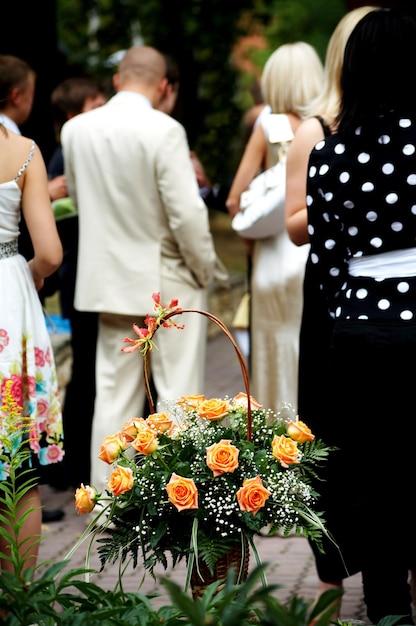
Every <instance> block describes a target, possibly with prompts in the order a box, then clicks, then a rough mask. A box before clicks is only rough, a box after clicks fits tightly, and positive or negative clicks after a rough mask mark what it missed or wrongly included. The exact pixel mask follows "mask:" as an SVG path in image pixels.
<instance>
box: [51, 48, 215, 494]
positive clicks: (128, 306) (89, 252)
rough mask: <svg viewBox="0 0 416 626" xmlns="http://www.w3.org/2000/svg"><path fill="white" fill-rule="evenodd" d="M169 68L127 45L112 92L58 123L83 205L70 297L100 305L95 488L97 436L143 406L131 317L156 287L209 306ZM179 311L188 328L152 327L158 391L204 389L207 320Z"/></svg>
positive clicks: (146, 307) (194, 196) (194, 198)
mask: <svg viewBox="0 0 416 626" xmlns="http://www.w3.org/2000/svg"><path fill="white" fill-rule="evenodd" d="M165 75H166V62H165V59H164V57H163V55H162V54H160V53H159V52H158V51H157V50H155V49H154V48H150V47H147V46H136V47H133V48H130V49H129V50H128V51H127V52H126V54H125V56H124V57H123V59H122V61H121V63H120V67H119V71H118V73H117V74H115V76H114V78H113V84H114V88H115V91H116V95H115V96H113V97H112V98H111V99H110V100H109V101H108V102H107V103H106V104H105V105H104V106H102V107H100V108H97V109H95V110H93V111H90V112H88V113H83V114H82V115H78V116H76V117H74V118H73V119H71V120H69V121H68V122H66V123H65V124H64V126H63V129H62V133H61V142H62V147H63V154H64V163H65V174H66V176H67V184H68V190H69V194H70V196H71V197H72V199H73V202H74V204H75V205H76V206H77V208H78V213H79V252H78V268H77V280H76V291H75V307H76V308H77V309H79V310H80V311H97V312H98V313H99V332H98V343H97V362H96V363H97V368H96V379H97V395H96V401H95V409H94V418H93V433H92V444H91V461H92V469H91V483H92V485H94V487H95V488H96V489H97V490H99V491H101V490H103V489H104V486H105V483H106V480H107V478H108V476H109V473H110V472H109V467H108V465H106V464H105V463H103V461H101V460H99V459H98V458H97V455H98V453H99V451H100V445H101V443H102V440H103V439H104V437H106V436H108V435H111V434H114V433H115V432H117V431H118V430H119V429H120V428H121V426H122V424H123V423H124V422H125V421H126V420H128V419H129V418H131V417H133V416H141V415H142V412H143V407H144V404H145V390H144V381H143V363H142V356H141V354H139V355H138V356H137V353H134V354H126V353H124V352H121V348H122V347H123V345H124V344H123V340H124V338H125V337H126V336H129V337H131V338H133V339H137V336H136V335H135V333H134V331H133V330H132V325H133V323H137V324H138V325H139V326H140V327H142V326H144V316H145V315H146V314H147V313H150V314H152V313H153V301H152V294H153V293H155V292H160V294H161V301H162V303H163V304H169V302H170V300H171V299H172V298H177V299H178V300H179V306H180V307H181V308H196V309H205V308H206V305H207V287H208V285H209V284H210V283H211V281H212V279H213V275H214V265H215V259H216V254H215V248H214V244H213V240H212V236H211V233H210V229H209V221H208V211H207V207H206V205H205V204H204V202H203V200H201V198H200V195H199V192H198V185H197V182H196V178H195V173H194V170H193V166H192V163H191V160H190V156H189V146H188V142H187V139H186V134H185V130H184V128H183V127H182V126H181V125H180V124H179V123H178V122H177V121H176V120H174V119H173V118H171V117H170V116H169V115H166V114H165V113H163V112H161V111H158V110H156V108H157V107H158V105H159V103H160V101H161V100H162V99H163V97H164V92H165V88H166V84H167V80H166V78H165ZM176 321H177V322H178V323H180V324H185V329H184V330H178V329H176V328H169V329H160V330H159V331H158V333H157V335H156V337H155V343H156V345H157V348H158V349H157V350H154V351H153V352H152V355H151V359H150V362H151V369H152V377H153V381H154V384H155V387H156V392H157V396H158V399H159V400H162V401H163V400H171V399H177V398H178V397H180V396H181V395H185V394H193V393H203V382H204V364H205V348H206V318H205V317H204V316H203V315H198V314H185V315H183V317H180V318H176ZM138 357H139V358H138ZM80 411H82V399H81V398H80ZM145 417H146V416H145ZM80 437H82V433H80Z"/></svg>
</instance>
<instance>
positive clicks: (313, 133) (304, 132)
mask: <svg viewBox="0 0 416 626" xmlns="http://www.w3.org/2000/svg"><path fill="white" fill-rule="evenodd" d="M323 137H324V131H323V129H322V124H321V122H320V121H319V119H318V118H316V117H310V118H308V119H306V120H304V121H303V122H302V123H301V124H300V126H299V127H298V129H297V131H296V134H295V138H299V141H300V140H303V141H306V142H308V143H313V145H315V143H317V142H318V141H320V140H321V139H323Z"/></svg>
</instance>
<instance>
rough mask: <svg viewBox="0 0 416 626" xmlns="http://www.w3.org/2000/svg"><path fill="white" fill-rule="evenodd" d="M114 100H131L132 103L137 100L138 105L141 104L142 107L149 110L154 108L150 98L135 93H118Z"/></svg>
mask: <svg viewBox="0 0 416 626" xmlns="http://www.w3.org/2000/svg"><path fill="white" fill-rule="evenodd" d="M112 100H118V101H123V100H124V101H127V100H130V101H131V102H133V100H136V102H137V104H140V105H141V106H146V107H148V108H149V109H152V108H153V107H152V103H151V102H150V100H149V98H146V96H143V95H142V94H141V93H136V92H135V91H118V92H117V93H116V95H115V96H113V97H112Z"/></svg>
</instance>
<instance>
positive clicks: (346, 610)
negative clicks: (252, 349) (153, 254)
mask: <svg viewBox="0 0 416 626" xmlns="http://www.w3.org/2000/svg"><path fill="white" fill-rule="evenodd" d="M58 341H60V342H61V343H62V344H64V343H65V337H62V338H61V339H60V340H58ZM66 366H67V367H68V364H66ZM60 367H61V368H62V367H64V362H63V361H62V362H61V365H60ZM63 378H65V376H63ZM240 391H245V389H244V383H243V378H242V373H241V369H240V365H239V362H238V359H237V356H236V353H235V350H234V348H233V346H232V344H231V343H230V342H229V340H228V339H227V338H226V336H225V335H224V334H222V333H221V334H220V335H217V336H214V337H213V338H211V339H210V340H209V342H208V352H207V380H206V389H205V390H204V391H203V392H204V393H205V395H206V396H207V397H224V396H226V395H227V394H228V395H230V396H233V395H235V394H237V393H238V392H240ZM41 489H42V502H43V504H44V506H45V508H47V509H54V508H63V509H64V510H65V517H64V519H63V520H62V521H61V522H54V523H51V524H49V525H47V526H46V525H45V526H44V527H43V534H42V541H41V545H40V555H39V562H42V561H44V560H48V559H52V560H57V559H59V560H63V559H64V558H65V557H66V555H67V554H68V553H69V551H70V550H71V549H72V547H73V546H74V545H75V543H76V541H77V539H78V538H79V537H80V535H81V534H82V533H83V531H84V530H85V527H86V521H87V519H86V516H79V515H77V514H76V512H75V508H74V493H73V491H67V492H56V491H54V490H53V489H51V488H50V487H49V486H47V485H42V487H41ZM87 545H88V542H87V541H86V542H84V544H82V546H81V547H79V549H78V550H77V551H76V552H75V554H74V555H73V556H72V558H71V561H70V567H71V568H74V567H83V566H84V564H85V555H86V549H87ZM256 546H257V549H258V551H259V553H260V555H261V558H262V560H263V562H265V563H266V562H267V563H268V564H269V565H268V568H267V570H266V574H267V580H268V582H269V583H273V584H275V583H277V584H279V585H280V586H281V588H280V589H279V590H278V591H277V592H276V596H277V597H278V599H279V600H280V601H282V602H287V601H288V600H289V599H290V598H291V596H293V595H294V594H296V595H298V596H301V597H303V598H304V599H305V600H312V599H313V598H314V596H315V593H316V589H317V578H316V573H315V566H314V560H313V557H312V553H311V550H310V548H309V545H308V542H307V540H306V539H304V538H302V537H294V536H290V537H287V538H283V537H274V538H269V537H259V538H257V540H256ZM254 563H255V559H254V557H253V556H252V557H251V558H250V567H252V566H253V565H254ZM90 566H92V567H93V568H95V569H97V570H98V569H99V561H98V557H97V555H96V554H94V553H93V555H92V558H91V562H90ZM156 571H157V574H162V575H165V576H166V575H167V576H169V577H172V578H173V579H174V580H175V581H176V582H178V583H179V584H181V585H182V584H183V583H184V581H185V565H184V564H183V565H182V564H180V565H179V566H177V567H176V568H175V569H174V570H168V571H166V572H165V571H164V570H163V569H158V570H156ZM117 576H118V570H117V565H114V566H111V567H110V566H106V567H105V569H104V571H102V572H99V573H96V574H94V575H93V576H92V580H93V581H94V582H96V583H97V584H99V585H100V586H101V587H102V588H103V589H113V588H114V587H115V584H116V581H117ZM123 585H124V588H125V589H126V590H128V591H137V590H139V591H140V592H141V593H144V594H148V593H154V592H157V593H159V594H160V596H159V597H158V598H156V599H154V600H152V602H153V604H154V606H155V607H158V606H161V605H163V604H166V603H168V600H167V595H166V594H165V593H164V588H163V586H161V585H160V583H157V584H155V582H154V580H153V579H152V578H151V577H150V576H149V575H147V576H144V569H143V568H142V567H138V568H137V569H136V570H132V569H131V570H128V571H127V572H126V573H125V575H124V576H123ZM345 586H346V592H345V595H344V599H343V604H342V612H341V617H342V618H343V619H348V618H350V619H361V620H364V621H365V620H366V612H365V606H364V602H363V597H362V590H361V577H360V575H359V574H357V575H355V576H353V577H351V578H350V579H348V580H347V581H346V585H345Z"/></svg>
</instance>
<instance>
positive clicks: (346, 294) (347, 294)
mask: <svg viewBox="0 0 416 626" xmlns="http://www.w3.org/2000/svg"><path fill="white" fill-rule="evenodd" d="M351 292H352V289H347V291H346V292H345V297H346V298H348V299H349V298H351Z"/></svg>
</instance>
